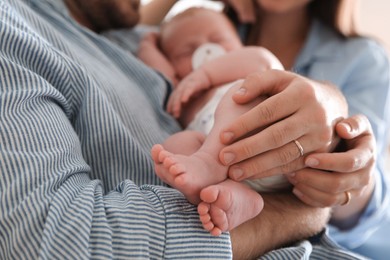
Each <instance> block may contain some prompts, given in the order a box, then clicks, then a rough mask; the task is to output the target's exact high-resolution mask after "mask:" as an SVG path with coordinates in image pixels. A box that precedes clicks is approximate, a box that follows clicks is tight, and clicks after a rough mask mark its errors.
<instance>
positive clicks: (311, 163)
mask: <svg viewBox="0 0 390 260" xmlns="http://www.w3.org/2000/svg"><path fill="white" fill-rule="evenodd" d="M305 164H306V166H309V167H316V166H318V165H319V164H320V162H319V161H318V160H317V159H315V158H307V159H306V161H305Z"/></svg>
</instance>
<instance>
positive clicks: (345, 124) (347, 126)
mask: <svg viewBox="0 0 390 260" xmlns="http://www.w3.org/2000/svg"><path fill="white" fill-rule="evenodd" d="M340 124H341V125H343V126H344V127H345V129H347V131H348V132H352V127H351V125H350V124H348V123H340Z"/></svg>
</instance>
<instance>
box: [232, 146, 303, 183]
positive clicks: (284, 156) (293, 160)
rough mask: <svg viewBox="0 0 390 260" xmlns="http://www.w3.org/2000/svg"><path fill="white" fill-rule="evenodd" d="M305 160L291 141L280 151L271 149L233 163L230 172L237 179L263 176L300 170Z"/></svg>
mask: <svg viewBox="0 0 390 260" xmlns="http://www.w3.org/2000/svg"><path fill="white" fill-rule="evenodd" d="M303 161H304V158H302V157H301V154H300V152H299V151H298V149H297V148H296V146H295V144H293V143H289V144H287V145H286V146H284V147H282V148H281V149H278V151H269V152H266V153H263V154H261V155H258V156H255V157H252V158H250V159H248V160H245V161H242V162H240V163H237V164H234V165H232V166H231V167H230V168H229V173H228V174H229V177H230V178H231V179H233V180H235V181H242V180H244V179H247V178H249V179H254V178H263V177H268V176H273V175H277V174H282V173H290V172H294V171H297V170H300V169H302V168H303V167H304V162H303Z"/></svg>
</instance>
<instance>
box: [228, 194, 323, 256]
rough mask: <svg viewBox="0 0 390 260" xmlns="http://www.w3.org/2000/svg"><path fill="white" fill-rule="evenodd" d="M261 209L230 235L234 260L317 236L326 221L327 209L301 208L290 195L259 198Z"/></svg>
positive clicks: (296, 200)
mask: <svg viewBox="0 0 390 260" xmlns="http://www.w3.org/2000/svg"><path fill="white" fill-rule="evenodd" d="M262 196H263V198H264V202H265V203H264V209H263V211H262V212H261V213H260V214H259V215H258V216H257V217H256V218H254V219H252V220H250V221H248V222H246V223H244V224H242V225H241V226H239V227H237V228H236V229H234V230H233V231H232V232H231V239H232V248H233V257H234V258H235V259H253V258H255V257H258V256H260V255H263V254H264V253H266V252H268V251H270V250H273V249H276V248H280V247H282V246H284V245H288V244H291V243H294V242H296V241H299V240H301V239H304V238H307V237H310V236H312V235H314V234H316V233H318V232H320V231H321V230H322V229H323V228H324V227H325V225H326V223H327V222H328V220H329V215H330V210H329V209H328V208H314V207H310V206H307V205H304V204H303V203H302V202H300V201H299V200H298V199H297V198H296V197H295V196H293V195H292V194H290V193H268V194H262Z"/></svg>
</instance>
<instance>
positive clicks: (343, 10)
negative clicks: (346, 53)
mask: <svg viewBox="0 0 390 260" xmlns="http://www.w3.org/2000/svg"><path fill="white" fill-rule="evenodd" d="M355 4H356V2H355V1H353V0H313V1H311V2H310V3H309V5H308V10H309V14H310V15H311V16H312V17H313V18H317V19H318V20H320V21H321V22H322V23H324V24H325V25H327V26H329V27H330V28H332V29H333V30H335V31H336V32H338V33H340V34H341V35H343V36H345V37H350V36H356V35H357V32H356V26H355V17H354V15H355Z"/></svg>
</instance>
